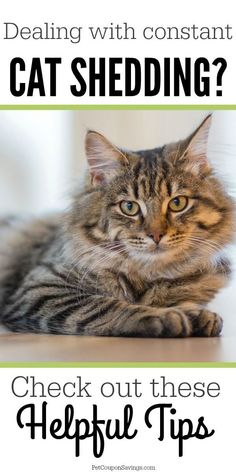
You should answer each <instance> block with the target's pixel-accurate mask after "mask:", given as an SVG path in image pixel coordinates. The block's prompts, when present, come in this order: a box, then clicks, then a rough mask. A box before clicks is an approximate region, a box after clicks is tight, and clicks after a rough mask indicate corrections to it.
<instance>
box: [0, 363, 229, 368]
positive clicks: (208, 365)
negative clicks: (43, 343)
mask: <svg viewBox="0 0 236 472" xmlns="http://www.w3.org/2000/svg"><path fill="white" fill-rule="evenodd" d="M14 367H17V368H22V367H37V368H38V367H44V368H50V367H53V368H61V367H66V368H68V367H69V368H85V367H87V368H94V367H95V368H100V367H102V368H109V367H112V368H124V367H125V368H127V367H135V368H140V367H141V368H153V367H155V368H156V367H159V368H160V367H161V368H190V367H191V368H192V367H193V368H196V367H197V368H236V362H0V368H14Z"/></svg>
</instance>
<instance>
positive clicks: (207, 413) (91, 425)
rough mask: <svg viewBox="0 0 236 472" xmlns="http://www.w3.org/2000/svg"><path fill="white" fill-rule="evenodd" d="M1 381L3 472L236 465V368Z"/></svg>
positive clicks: (28, 371)
mask: <svg viewBox="0 0 236 472" xmlns="http://www.w3.org/2000/svg"><path fill="white" fill-rule="evenodd" d="M1 379H2V380H1V403H0V418H1V423H0V425H1V426H0V440H1V444H2V447H1V464H4V469H5V468H6V466H7V470H16V469H17V468H19V466H20V470H24V471H25V472H28V471H31V470H32V469H33V470H34V471H35V472H38V471H42V470H50V469H51V468H52V467H53V469H54V470H57V471H58V472H62V471H64V470H65V469H66V470H70V471H78V470H81V471H83V472H90V471H92V470H156V471H158V472H169V471H170V470H176V471H181V472H185V471H188V470H189V469H190V468H191V471H192V472H197V471H199V470H207V469H208V468H209V467H210V469H211V470H214V471H215V472H218V471H219V472H220V471H222V470H223V469H224V468H225V464H226V462H227V464H232V467H233V464H234V461H235V458H234V456H235V454H234V443H235V435H234V424H235V420H236V415H235V409H234V397H235V389H236V378H235V371H234V370H233V369H230V368H229V369H220V368H215V369H210V368H184V369H181V370H180V369H177V368H146V369H141V368H139V369H137V368H113V369H112V368H111V369H110V368H105V369H97V368H71V369H64V368H61V369H58V368H54V369H53V368H47V369H46V368H37V369H36V368H18V369H17V368H12V369H7V370H6V369H2V372H1Z"/></svg>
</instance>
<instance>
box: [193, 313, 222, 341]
mask: <svg viewBox="0 0 236 472" xmlns="http://www.w3.org/2000/svg"><path fill="white" fill-rule="evenodd" d="M189 318H190V319H191V320H192V324H193V336H204V337H215V336H219V335H220V333H221V330H222V326H223V320H222V318H221V317H220V316H219V315H217V314H216V313H213V312H212V311H210V310H206V309H198V310H193V311H192V312H190V313H189Z"/></svg>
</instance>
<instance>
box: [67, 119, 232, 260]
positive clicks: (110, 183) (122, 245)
mask: <svg viewBox="0 0 236 472" xmlns="http://www.w3.org/2000/svg"><path fill="white" fill-rule="evenodd" d="M210 123H211V116H208V117H207V118H206V119H205V120H204V121H203V123H202V124H201V125H200V126H199V128H198V129H197V130H196V131H195V132H194V133H192V135H191V136H189V137H188V138H187V139H185V140H183V141H179V142H177V143H174V144H167V145H166V146H163V147H160V148H155V149H151V150H144V151H135V152H131V151H127V150H121V149H119V148H117V147H116V146H114V145H113V144H111V143H110V142H109V141H108V140H107V139H106V138H105V137H104V136H102V135H101V134H99V133H96V132H93V131H90V132H88V134H87V137H86V154H87V160H88V166H89V172H90V181H89V183H88V185H87V187H86V191H85V192H84V194H83V195H82V196H81V197H80V199H79V202H77V206H76V208H75V210H74V215H75V220H76V221H77V224H79V226H80V228H81V229H82V230H83V232H84V235H85V238H87V240H88V241H90V243H91V244H92V245H97V246H98V247H102V246H103V243H104V248H105V247H106V250H107V252H111V253H115V251H116V252H117V254H118V252H120V254H121V255H123V256H125V257H126V258H130V259H131V260H136V261H137V260H139V261H141V262H142V263H143V264H145V263H147V264H150V263H152V262H153V263H154V264H157V265H158V263H160V264H164V265H165V264H167V265H169V264H171V263H176V262H178V261H181V260H189V261H190V260H191V259H192V258H193V257H195V258H196V257H203V258H204V257H205V258H206V259H208V258H210V257H213V256H214V255H215V254H216V253H218V252H219V250H220V249H221V248H222V247H223V246H225V245H226V244H227V243H229V242H230V241H231V240H232V234H233V204H232V201H231V198H230V197H229V196H228V195H227V194H226V192H225V190H224V188H223V185H222V184H221V182H220V181H219V180H218V179H217V178H216V177H215V175H214V172H213V170H212V169H211V166H210V165H209V162H208V160H207V142H208V134H209V129H210ZM78 206H79V212H78V213H79V217H76V214H78V213H77V210H78Z"/></svg>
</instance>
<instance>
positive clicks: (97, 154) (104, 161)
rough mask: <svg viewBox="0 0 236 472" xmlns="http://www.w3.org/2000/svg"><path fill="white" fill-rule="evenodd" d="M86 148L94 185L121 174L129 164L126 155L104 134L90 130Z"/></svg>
mask: <svg viewBox="0 0 236 472" xmlns="http://www.w3.org/2000/svg"><path fill="white" fill-rule="evenodd" d="M85 150H86V156H87V161H88V166H89V171H90V175H91V181H92V184H93V185H101V184H103V183H106V182H108V181H109V180H110V179H112V178H113V177H115V176H116V175H118V174H119V172H120V170H121V168H122V167H123V166H127V165H128V163H129V162H128V159H127V157H126V155H125V154H124V153H123V152H122V151H121V150H120V149H118V148H117V147H116V146H114V145H113V144H112V143H110V141H108V140H107V139H106V138H105V137H104V136H103V135H102V134H100V133H97V132H95V131H89V132H88V133H87V136H86V140H85Z"/></svg>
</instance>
